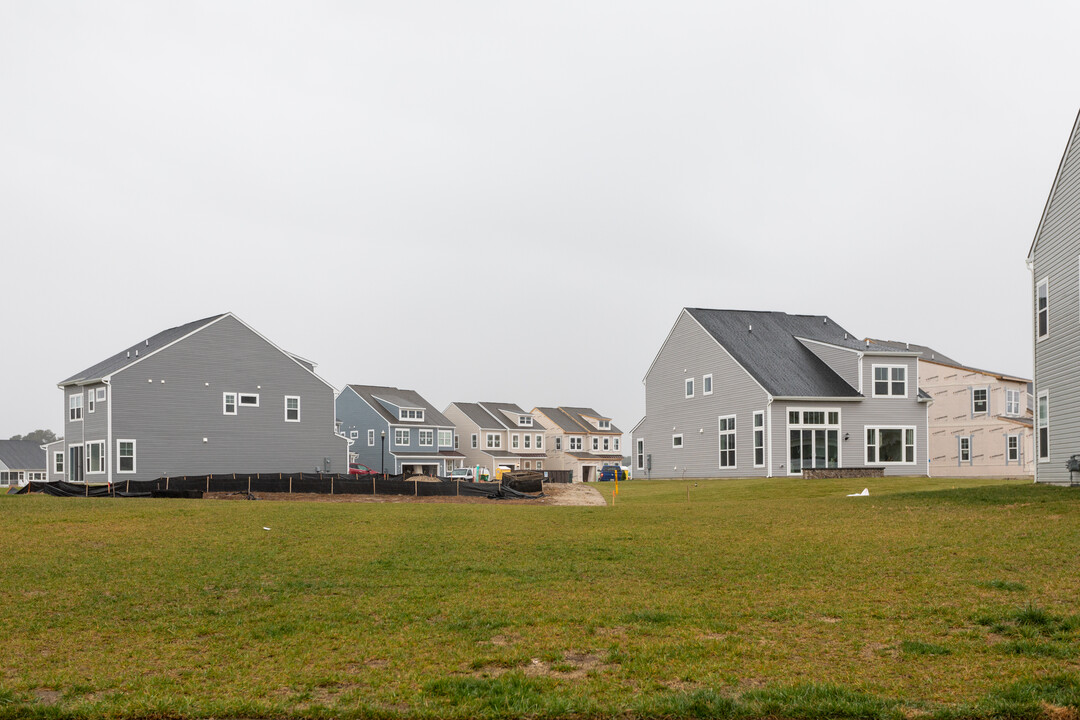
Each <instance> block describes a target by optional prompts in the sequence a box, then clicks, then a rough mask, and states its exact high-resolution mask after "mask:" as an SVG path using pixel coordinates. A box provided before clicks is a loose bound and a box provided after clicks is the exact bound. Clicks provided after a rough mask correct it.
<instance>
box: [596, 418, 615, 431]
mask: <svg viewBox="0 0 1080 720" xmlns="http://www.w3.org/2000/svg"><path fill="white" fill-rule="evenodd" d="M596 424H597V425H598V426H599V428H600V429H601V430H610V429H611V421H610V420H598V421H597V423H596Z"/></svg>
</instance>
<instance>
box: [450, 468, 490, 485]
mask: <svg viewBox="0 0 1080 720" xmlns="http://www.w3.org/2000/svg"><path fill="white" fill-rule="evenodd" d="M450 479H451V480H461V481H463V482H477V477H476V468H475V467H465V468H455V469H454V470H452V471H451V472H450ZM490 479H491V471H489V470H488V469H487V468H486V467H482V468H480V478H479V482H488V481H489V480H490Z"/></svg>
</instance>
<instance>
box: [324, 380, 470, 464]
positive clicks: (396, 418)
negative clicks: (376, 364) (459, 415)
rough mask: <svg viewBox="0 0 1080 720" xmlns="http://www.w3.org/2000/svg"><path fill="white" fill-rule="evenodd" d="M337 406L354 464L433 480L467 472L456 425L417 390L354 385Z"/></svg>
mask: <svg viewBox="0 0 1080 720" xmlns="http://www.w3.org/2000/svg"><path fill="white" fill-rule="evenodd" d="M336 406H337V417H338V420H339V422H340V430H341V433H342V434H343V435H345V436H346V437H347V438H348V439H349V441H350V442H351V443H352V445H351V447H350V450H349V453H350V457H351V458H352V459H353V461H354V462H359V463H363V464H364V465H367V466H368V467H370V468H372V469H373V470H377V471H379V472H386V473H389V474H391V475H429V476H432V477H438V476H443V477H445V476H446V475H449V474H450V472H451V471H452V470H453V469H454V468H455V467H462V462H463V461H464V455H462V454H461V453H460V452H458V451H457V450H455V449H454V445H455V433H454V423H452V422H451V421H450V420H449V419H447V418H446V416H444V415H443V414H442V413H440V412H439V411H438V410H436V409H435V408H434V407H433V406H432V405H431V403H429V402H428V401H427V400H425V399H424V398H423V397H422V396H421V395H420V393H418V392H416V391H414V390H401V389H399V388H395V387H385V386H381V385H348V386H346V387H345V389H344V390H342V391H341V393H339V394H338V397H337V404H336Z"/></svg>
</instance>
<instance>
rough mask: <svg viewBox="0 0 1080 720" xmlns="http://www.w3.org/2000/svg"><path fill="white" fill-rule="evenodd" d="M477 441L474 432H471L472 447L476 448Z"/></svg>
mask: <svg viewBox="0 0 1080 720" xmlns="http://www.w3.org/2000/svg"><path fill="white" fill-rule="evenodd" d="M477 442H478V440H477V436H476V433H473V434H472V446H473V448H474V449H475V448H476V445H477Z"/></svg>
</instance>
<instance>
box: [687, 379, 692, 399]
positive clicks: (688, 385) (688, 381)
mask: <svg viewBox="0 0 1080 720" xmlns="http://www.w3.org/2000/svg"><path fill="white" fill-rule="evenodd" d="M686 397H688V398H692V397H694V378H686Z"/></svg>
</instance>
